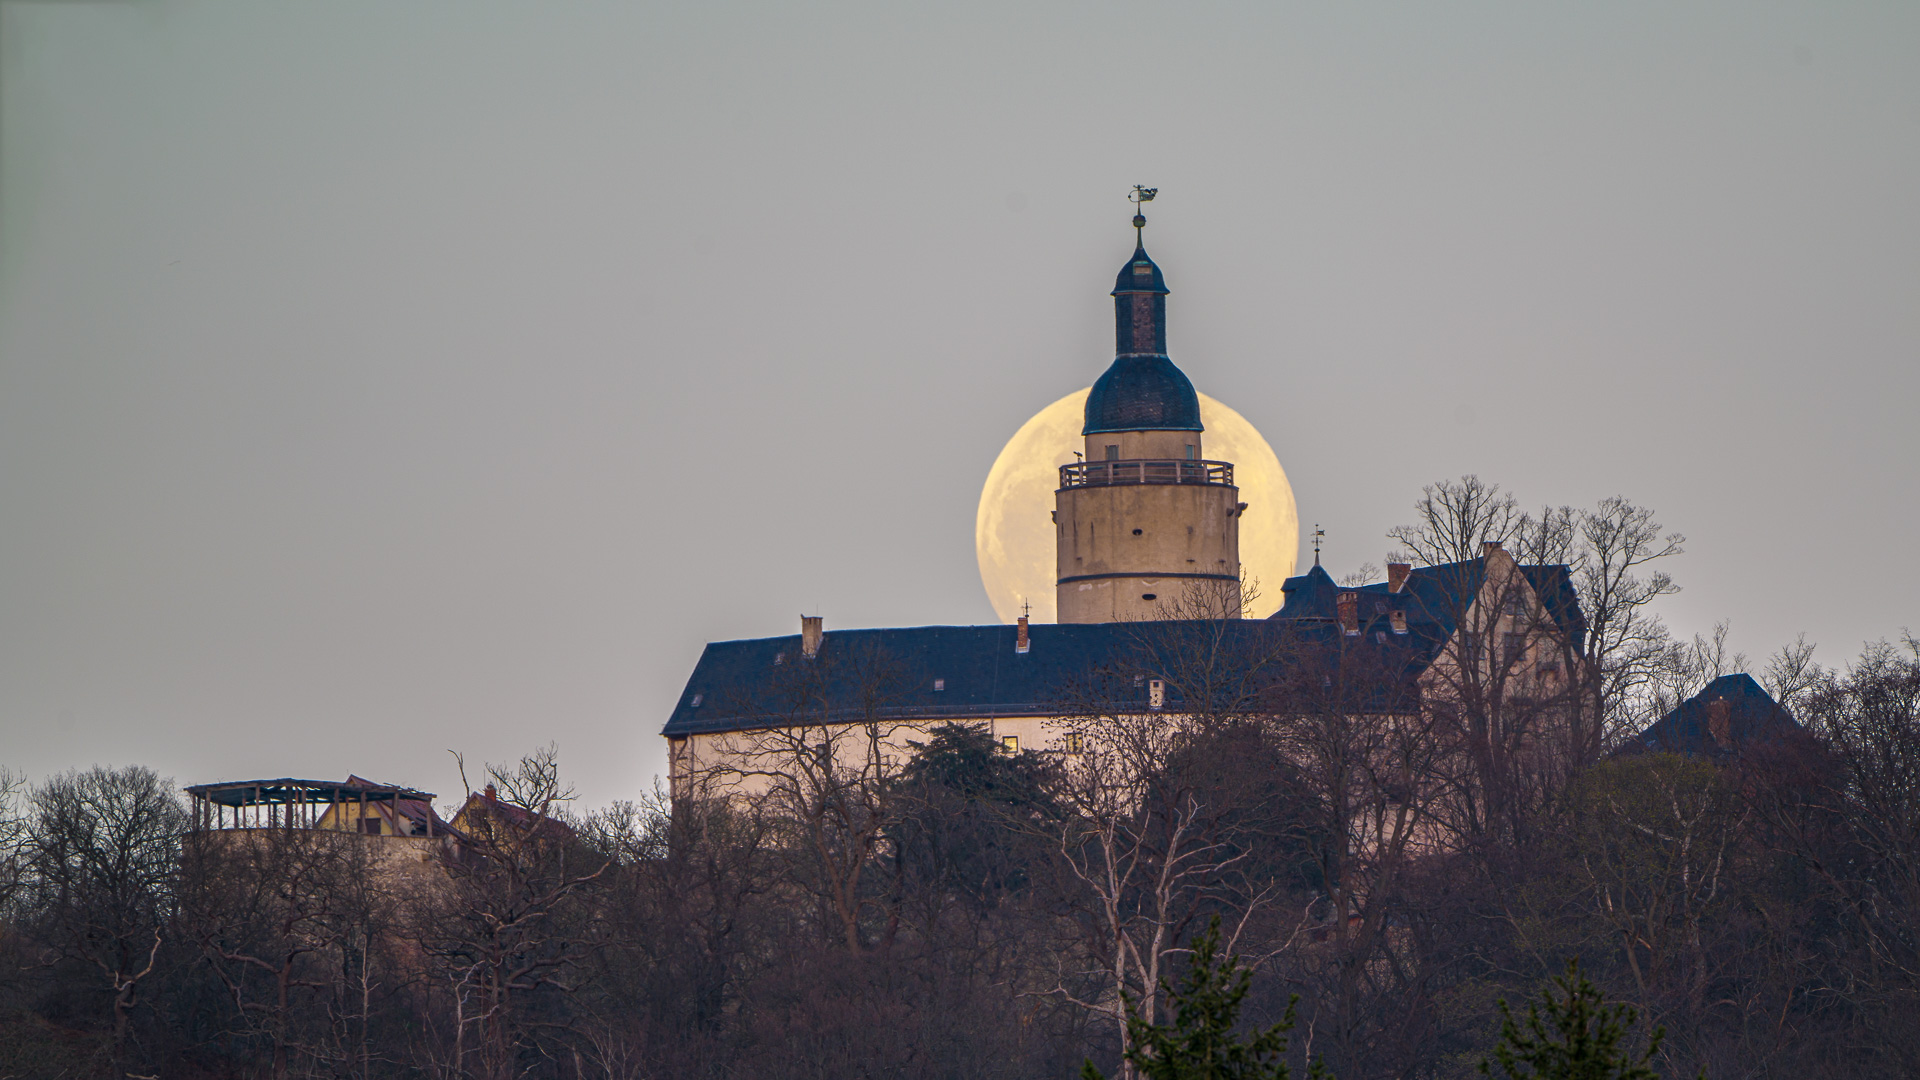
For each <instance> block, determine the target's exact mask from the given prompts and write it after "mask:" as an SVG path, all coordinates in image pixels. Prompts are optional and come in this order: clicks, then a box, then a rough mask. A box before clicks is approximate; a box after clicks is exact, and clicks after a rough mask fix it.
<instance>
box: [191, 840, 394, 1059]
mask: <svg viewBox="0 0 1920 1080" xmlns="http://www.w3.org/2000/svg"><path fill="white" fill-rule="evenodd" d="M189 835H190V837H191V841H192V842H190V843H189V844H187V845H186V848H185V851H184V852H183V860H182V873H181V875H180V893H181V905H180V906H181V913H180V914H181V919H180V925H181V926H182V927H183V929H185V931H186V932H187V933H189V934H190V935H191V936H192V937H193V939H194V941H195V942H196V944H197V945H198V946H199V948H200V951H201V955H202V956H203V957H204V959H205V961H206V964H207V966H208V968H209V969H210V970H211V971H212V972H213V973H214V974H215V975H216V976H217V977H218V978H219V980H220V982H221V985H223V986H224V987H225V988H226V990H227V993H228V994H229V996H230V997H231V999H232V1001H233V1004H234V1008H235V1010H236V1012H237V1014H238V1017H239V1020H240V1023H239V1031H240V1032H241V1033H243V1034H247V1035H252V1036H255V1037H257V1038H260V1039H264V1040H265V1042H266V1043H267V1045H268V1047H269V1050H270V1055H271V1056H270V1065H269V1068H270V1074H271V1075H272V1076H273V1077H275V1078H276V1080H278V1078H281V1077H285V1076H286V1075H288V1071H289V1069H290V1067H291V1066H292V1064H293V1060H292V1059H293V1058H294V1056H295V1055H299V1056H300V1057H301V1058H302V1059H303V1060H305V1061H308V1062H313V1063H322V1064H328V1065H345V1064H346V1063H347V1062H349V1061H352V1060H353V1059H354V1058H355V1057H358V1058H359V1062H358V1064H359V1065H360V1071H361V1072H362V1074H364V1073H365V1072H366V1071H367V1065H368V1062H367V1056H368V1054H369V1052H370V1051H369V1049H368V1046H367V1042H366V1038H365V1035H366V1023H367V1017H366V1013H367V1012H368V1011H369V1008H368V1002H367V1000H366V999H367V997H368V996H369V995H370V994H371V991H372V986H371V985H370V979H371V977H372V976H371V972H370V971H369V969H368V966H367V955H368V953H369V952H370V951H371V949H372V947H373V939H374V938H375V937H378V936H381V935H382V930H383V926H382V924H383V923H385V922H387V921H389V919H387V918H383V917H382V916H383V914H384V913H386V912H388V911H390V909H391V907H392V905H393V904H394V903H395V902H396V900H397V898H396V897H395V896H393V895H391V892H390V889H391V886H392V885H393V883H394V882H393V879H394V874H395V871H394V868H392V867H391V866H386V865H381V864H380V863H379V862H378V861H377V860H376V859H375V858H374V857H373V855H372V852H371V851H370V850H369V847H370V845H372V844H377V843H380V842H381V841H379V840H375V839H373V838H371V837H364V836H361V835H359V834H355V833H341V832H334V831H331V830H328V831H316V830H312V829H305V828H293V827H291V826H290V825H289V826H288V827H286V828H271V829H258V830H245V831H209V832H199V833H193V834H189ZM354 976H357V977H358V979H357V981H358V982H359V985H358V986H357V987H356V986H353V985H351V984H350V983H349V979H350V978H353V977H354ZM356 997H357V998H359V999H360V1000H359V1002H358V1005H359V1008H358V1010H357V1012H358V1014H359V1015H358V1018H357V1019H358V1024H357V1026H358V1028H359V1034H360V1036H361V1037H360V1039H359V1045H358V1047H357V1048H354V1047H351V1034H350V1033H349V1032H348V1031H345V1030H343V1028H345V1027H348V1026H351V1025H352V1021H351V1020H349V1019H348V1017H349V1016H352V1015H353V1013H354V1010H353V1009H352V1005H353V1003H354V1002H353V999H354V998H356ZM354 1049H357V1050H358V1053H357V1054H355V1053H354V1052H353V1051H354Z"/></svg>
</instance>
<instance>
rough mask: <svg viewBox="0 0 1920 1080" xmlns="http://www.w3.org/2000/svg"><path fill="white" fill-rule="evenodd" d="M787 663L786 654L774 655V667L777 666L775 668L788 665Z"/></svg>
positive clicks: (778, 653)
mask: <svg viewBox="0 0 1920 1080" xmlns="http://www.w3.org/2000/svg"><path fill="white" fill-rule="evenodd" d="M786 662H787V654H786V653H783V652H777V653H774V654H773V664H774V666H775V667H778V666H780V665H781V664H784V663H786Z"/></svg>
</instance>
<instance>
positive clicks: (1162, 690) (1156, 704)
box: [1147, 679, 1167, 709]
mask: <svg viewBox="0 0 1920 1080" xmlns="http://www.w3.org/2000/svg"><path fill="white" fill-rule="evenodd" d="M1166 704H1167V684H1166V682H1165V681H1164V680H1161V679H1155V680H1153V681H1152V682H1150V683H1148V684H1147V707H1148V708H1150V709H1158V708H1163V707H1164V706H1165V705H1166Z"/></svg>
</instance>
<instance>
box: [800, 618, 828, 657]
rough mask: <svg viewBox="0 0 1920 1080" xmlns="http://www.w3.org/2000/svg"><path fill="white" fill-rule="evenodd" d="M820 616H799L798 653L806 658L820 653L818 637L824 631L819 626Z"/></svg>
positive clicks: (820, 636)
mask: <svg viewBox="0 0 1920 1080" xmlns="http://www.w3.org/2000/svg"><path fill="white" fill-rule="evenodd" d="M820 622H821V616H819V615H802V616H800V655H801V656H803V657H805V658H806V659H808V660H811V659H813V658H814V657H816V656H819V655H820V639H821V638H822V637H824V636H825V635H826V631H824V630H822V629H821V628H820Z"/></svg>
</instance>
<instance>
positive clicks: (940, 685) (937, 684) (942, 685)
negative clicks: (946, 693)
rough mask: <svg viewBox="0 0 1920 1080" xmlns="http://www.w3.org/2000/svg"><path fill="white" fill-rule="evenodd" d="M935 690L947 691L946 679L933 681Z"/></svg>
mask: <svg viewBox="0 0 1920 1080" xmlns="http://www.w3.org/2000/svg"><path fill="white" fill-rule="evenodd" d="M933 688H934V689H935V690H945V689H946V688H947V680H945V679H935V680H933Z"/></svg>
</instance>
